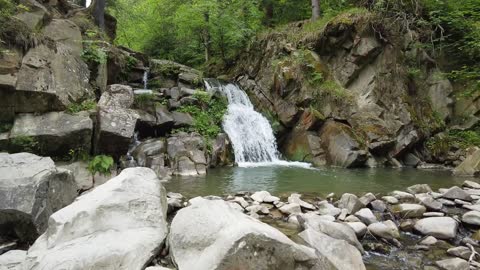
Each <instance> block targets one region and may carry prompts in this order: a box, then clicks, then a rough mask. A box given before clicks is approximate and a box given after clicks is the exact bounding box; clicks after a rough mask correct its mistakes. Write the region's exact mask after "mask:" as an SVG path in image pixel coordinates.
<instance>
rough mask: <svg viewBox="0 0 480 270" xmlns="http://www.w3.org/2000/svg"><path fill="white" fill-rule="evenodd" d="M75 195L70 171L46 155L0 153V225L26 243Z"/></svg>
mask: <svg viewBox="0 0 480 270" xmlns="http://www.w3.org/2000/svg"><path fill="white" fill-rule="evenodd" d="M76 197H77V187H76V184H75V181H74V179H73V175H72V174H71V172H70V171H67V170H64V169H59V168H57V167H55V164H54V163H53V161H52V160H51V159H50V158H48V157H39V156H36V155H33V154H29V153H18V154H12V155H10V154H7V153H0V227H2V228H3V229H2V233H1V234H3V233H7V234H9V233H13V234H15V235H17V237H19V238H20V240H22V241H27V242H30V241H32V240H35V239H36V237H37V236H38V235H39V234H41V233H43V232H44V231H45V230H46V229H47V221H48V218H49V217H50V215H51V214H53V213H54V212H55V211H57V210H59V209H61V208H62V207H65V206H67V205H68V204H70V203H71V202H73V200H74V199H75V198H76Z"/></svg>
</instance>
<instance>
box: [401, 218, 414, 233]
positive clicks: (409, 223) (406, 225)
mask: <svg viewBox="0 0 480 270" xmlns="http://www.w3.org/2000/svg"><path fill="white" fill-rule="evenodd" d="M414 226H415V221H413V220H411V219H407V220H404V221H402V222H400V229H401V230H402V231H404V232H411V231H412V230H413V227H414Z"/></svg>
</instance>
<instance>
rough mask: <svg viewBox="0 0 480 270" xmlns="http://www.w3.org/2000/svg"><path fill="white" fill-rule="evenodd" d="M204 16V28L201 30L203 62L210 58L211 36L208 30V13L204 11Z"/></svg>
mask: <svg viewBox="0 0 480 270" xmlns="http://www.w3.org/2000/svg"><path fill="white" fill-rule="evenodd" d="M203 15H204V17H205V22H206V25H205V29H204V31H203V45H204V46H205V63H207V62H208V61H209V60H210V49H211V48H210V46H211V44H210V43H211V37H210V31H209V22H210V14H209V13H208V11H207V12H205V13H204V14H203Z"/></svg>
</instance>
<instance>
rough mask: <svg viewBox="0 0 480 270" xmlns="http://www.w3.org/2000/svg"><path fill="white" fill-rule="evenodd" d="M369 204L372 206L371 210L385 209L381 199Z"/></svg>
mask: <svg viewBox="0 0 480 270" xmlns="http://www.w3.org/2000/svg"><path fill="white" fill-rule="evenodd" d="M370 205H371V206H372V209H373V210H375V211H378V212H380V213H383V212H385V211H386V210H387V205H386V204H385V203H384V202H383V201H381V200H374V201H372V202H371V203H370Z"/></svg>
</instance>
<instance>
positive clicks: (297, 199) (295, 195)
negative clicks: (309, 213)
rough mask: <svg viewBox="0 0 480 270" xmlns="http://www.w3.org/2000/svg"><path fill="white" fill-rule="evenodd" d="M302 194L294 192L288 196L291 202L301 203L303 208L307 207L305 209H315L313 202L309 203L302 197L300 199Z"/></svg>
mask: <svg viewBox="0 0 480 270" xmlns="http://www.w3.org/2000/svg"><path fill="white" fill-rule="evenodd" d="M301 196H302V195H300V194H298V193H293V194H291V195H290V197H288V202H289V203H296V204H298V205H300V206H301V207H302V208H305V209H308V210H315V209H316V208H315V206H313V205H312V204H311V203H307V202H305V201H303V200H302V199H300V197H301Z"/></svg>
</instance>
